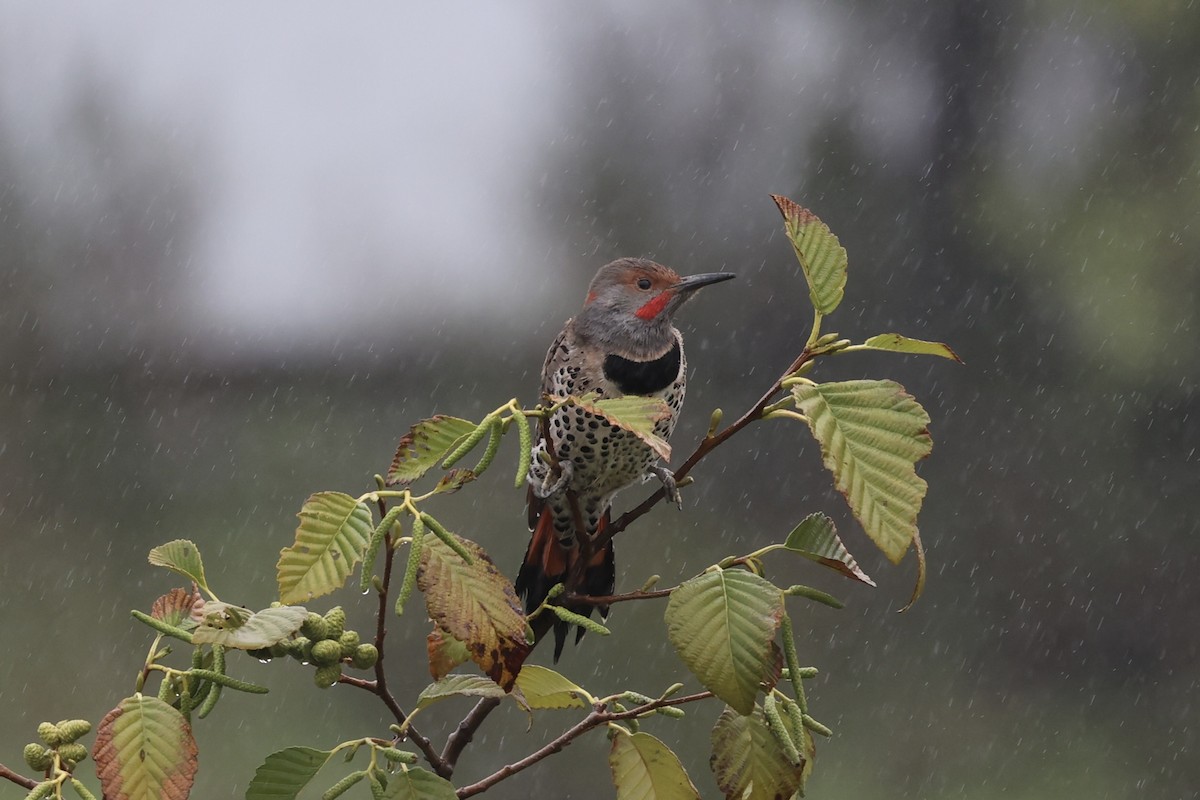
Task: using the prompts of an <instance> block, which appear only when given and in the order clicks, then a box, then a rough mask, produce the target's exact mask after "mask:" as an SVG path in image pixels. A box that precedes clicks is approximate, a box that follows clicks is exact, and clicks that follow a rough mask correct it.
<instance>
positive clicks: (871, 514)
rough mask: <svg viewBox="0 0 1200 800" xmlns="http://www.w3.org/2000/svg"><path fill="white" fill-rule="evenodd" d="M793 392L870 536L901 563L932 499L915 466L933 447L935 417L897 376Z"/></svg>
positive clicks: (807, 385)
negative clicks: (931, 432)
mask: <svg viewBox="0 0 1200 800" xmlns="http://www.w3.org/2000/svg"><path fill="white" fill-rule="evenodd" d="M792 394H793V396H794V397H795V400H796V406H797V408H799V410H800V412H801V413H802V414H804V416H805V417H806V418H807V419H808V425H809V427H810V428H811V429H812V432H813V436H815V437H816V439H817V441H818V442H819V443H820V445H821V456H822V458H823V460H824V462H825V467H826V468H827V469H828V470H829V471H830V472H831V473H833V478H834V483H835V485H836V486H837V488H838V491H840V492H841V493H842V494H844V495H845V496H846V500H847V502H849V504H850V510H851V511H853V512H854V516H855V517H856V518H858V521H859V522H861V523H862V526H863V528H864V529H865V530H866V532H867V535H868V536H870V537H871V539H872V541H874V542H875V544H876V545H877V546H878V547H879V549H880V550H882V551H883V553H884V555H886V556H887V557H888V558H889V559H890V560H891V561H892V562H893V563H898V562H899V561H900V559H902V558H904V553H905V551H907V550H908V546H909V544H911V543H912V540H913V536H914V535H916V532H917V512H919V511H920V510H921V502H922V501H923V500H924V498H925V489H926V484H925V481H924V480H922V479H921V478H920V476H918V475H917V473H916V469H915V466H916V463H917V462H918V461H920V460H921V459H922V458H925V456H927V455H929V451H930V450H931V449H933V442H932V440H931V439H930V437H929V429H928V427H927V426H928V425H929V415H928V414H926V413H925V409H923V408H921V406H920V404H919V403H917V401H916V400H914V399H913V398H912V397H911V396H910V395H908V394H906V393H905V391H904V387H903V386H901V385H900V384H898V383H896V382H895V381H846V382H842V383H822V384H812V383H798V384H796V385H795V386H793V387H792Z"/></svg>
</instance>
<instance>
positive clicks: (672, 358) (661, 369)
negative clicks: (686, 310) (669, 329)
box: [604, 342, 679, 395]
mask: <svg viewBox="0 0 1200 800" xmlns="http://www.w3.org/2000/svg"><path fill="white" fill-rule="evenodd" d="M604 377H606V378H608V379H609V380H610V381H612V382H613V383H615V384H616V385H617V388H618V389H620V390H621V394H643V395H644V394H653V393H654V392H661V391H662V390H663V389H665V388H667V387H668V386H670V385H671V384H672V383H674V382H675V379H676V378H677V377H679V342H675V346H674V347H672V348H671V349H670V350H668V351H667V354H666V355H664V356H662V357H661V358H656V359H654V360H653V361H631V360H629V359H628V358H622V357H621V356H618V355H608V356H605V358H604Z"/></svg>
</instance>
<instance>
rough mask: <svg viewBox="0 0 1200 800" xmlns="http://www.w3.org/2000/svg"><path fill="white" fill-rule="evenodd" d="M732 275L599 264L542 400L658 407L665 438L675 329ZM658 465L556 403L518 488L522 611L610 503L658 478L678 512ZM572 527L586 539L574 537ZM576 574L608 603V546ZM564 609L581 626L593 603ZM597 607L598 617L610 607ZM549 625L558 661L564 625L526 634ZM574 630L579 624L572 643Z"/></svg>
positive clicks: (595, 529)
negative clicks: (523, 539)
mask: <svg viewBox="0 0 1200 800" xmlns="http://www.w3.org/2000/svg"><path fill="white" fill-rule="evenodd" d="M733 277H734V275H733V274H731V273H727V272H713V273H704V274H700V275H691V276H688V277H680V276H679V275H678V274H677V273H676V272H675V271H674V270H672V269H670V268H669V267H665V266H663V265H662V264H658V263H656V262H654V261H650V260H648V259H644V258H621V259H618V260H616V261H613V262H611V263H609V264H605V265H604V266H603V267H601V268H600V269H599V271H597V273H596V276H595V277H594V278H593V279H592V281H591V283H590V285H589V286H588V291H587V297H586V299H585V301H584V305H583V310H582V311H580V312H579V313H578V314H577V315H576V316H575V317H573V318H571V319H569V320H567V322H566V324H565V325H564V326H563V329H562V331H561V332H560V333H559V334H558V336H557V337H556V338H555V339H554V343H553V344H551V345H550V349H549V351H548V352H547V353H546V361H545V366H544V367H543V369H542V386H541V389H542V394H543V396H544V397H546V398H549V399H550V400H552V401H553V400H562V399H563V398H565V397H569V396H574V397H581V396H583V395H587V394H590V393H591V394H594V395H595V396H596V398H597V399H607V398H615V397H621V396H627V395H638V396H643V397H649V398H654V399H658V400H661V401H663V403H664V404H665V405H664V409H665V410H667V411H668V412H669V413H666V414H664V415H663V416H662V418H661V419H659V420H658V421H657V422H656V423H655V426H654V433H655V434H656V435H657V436H659V437H661V438H662V439H664V440H665V439H668V438H669V437H670V436H671V433H672V431H673V430H674V429H675V422H676V420H677V418H678V416H679V412H680V410H681V409H682V407H683V397H684V391H685V388H686V384H687V361H686V359H685V357H684V350H683V336H682V334H680V332H679V330H678V329H677V328H675V327H674V325H673V324H672V320H673V318H674V316H675V314H676V312H678V311H679V309H680V307H681V306H683V304H684V303H685V302H687V301H688V300H689V299H690V298H692V297H694V296H695V294H696V291H697V290H698V289H700V288H701V287H704V286H709V285H711V284H714V283H719V282H721V281H727V280H730V279H731V278H733ZM547 433H548V438H547V436H546V434H547ZM657 460H658V456H657V454H656V453H655V452H654V451H653V450H652V449H651V448H650V446H649V445H647V444H646V443H645V442H643V441H642V440H641V439H639V438H637V437H636V436H635V435H634V434H632V433H630V432H629V431H626V430H623V429H621V428H618V427H615V426H614V425H612V424H611V423H610V422H609V421H608V420H607V419H606V418H604V417H602V416H599V415H596V414H593V413H590V412H588V411H586V410H585V409H583V408H581V407H580V406H578V405H573V404H568V405H564V406H562V407H560V408H559V409H558V410H556V411H554V412H553V413H552V414H551V415H550V416H549V417H548V418H547V420H546V423H545V425H544V426H543V427H542V429H541V430H540V431H539V433H538V436H537V438H536V439H535V440H534V441H533V444H532V453H531V459H530V465H531V466H530V470H529V475H528V478H527V491H526V504H527V510H528V520H529V528H530V530H531V531H532V536H531V538H530V541H529V546H528V548H527V550H526V553H525V558H524V561H523V562H522V564H521V567H520V570H519V572H518V574H517V579H516V582H515V588H516V590H517V594H518V595H520V596H521V598H522V599H523V600H524V603H525V611H526V614H532V613H533V612H534V611H535V610H536V609H537V608H539V607H540V606H541V604H542V603H543V601H545V599H546V597H547V594H548V593H549V591H550V590H551V589H552V588H553V587H554V586H555V585H556V584H558V583H562V582H564V581H565V580H566V578H567V576H568V575H569V574H570V571H571V569H572V568H573V567H576V566H577V565H578V561H579V559H580V558H581V557H582V550H581V537H588V540H589V541H591V540H593V539H594V538H595V537H596V536H597V535H598V534H600V533H602V532H603V531H604V529H605V528H606V526H608V525H609V524H610V523H611V510H612V501H613V496H614V495H616V493H617V492H619V491H620V490H621V489H624V488H626V487H627V486H630V485H632V484H634V483H638V482H640V481H644V480H650V479H653V478H657V479H658V480H659V481H661V482H662V484H663V486H664V488H665V490H666V492H667V496H668V498H669V499H671V500H672V501H674V502H675V504H676V505H677V506H679V507H680V508H682V507H683V506H682V501H681V498H680V495H679V489H678V487H677V486H676V485H675V479H674V475H673V474H672V473H671V471H670V470H669V469H667V468H666V467H665V466H663V465H661V464H659V463H657ZM572 501H574V505H573V504H572ZM576 508H577V509H578V510H577V511H576V510H575V509H576ZM577 522H579V523H582V525H583V528H584V529H583V530H577V529H576V528H577ZM583 569H584V572H583V581H582V583H583V585H582V586H581V587H578V588H577V589H576V591H577V592H579V593H581V594H586V595H591V596H597V597H603V596H607V595H611V594H612V593H613V588H614V586H615V581H616V565H615V561H614V555H613V546H612V541H611V540H610V541H608V542H607V543H605V544H604V546H603V547H602V548H601V549H600V550H598V551H597V552H594V553H591V554H590V557H589V560H588V563H587V564H586V565H584V566H583ZM565 607H566V608H567V609H568V610H570V611H574V612H575V613H579V614H583V615H585V616H589V617H590V616H591V612H592V607H593V606H592V604H585V603H574V604H570V603H568V604H566V606H565ZM599 610H600V614H601V617H602V618H607V615H608V608H607V607H605V606H601V607H600V609H599ZM550 620H553V629H554V639H555V644H554V660H555V662H557V661H558V659H559V657H560V656H561V655H562V650H563V645H564V643H565V641H566V637H567V633H568V631H569V628H570V626H569V625H568V623H566V622H564V621H562V620H560V619H558V618H557V617H555V616H553V615H551V614H549V613H546V614H543V615H539V617H538V618H536V619H535V623H540V624H535V625H534V632H535V633H536V634H537V635H538V636H539V637H540V636H542V635H544V634H545V632H546V631H547V630H548V629H549V627H550ZM539 628H540V630H539ZM583 633H584V629H583V628H582V627H580V628H579V630H578V632H577V634H576V637H575V641H576V642H578V641H579V639H580V638H581V637H582V636H583Z"/></svg>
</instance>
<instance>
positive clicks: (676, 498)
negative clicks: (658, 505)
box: [646, 464, 683, 511]
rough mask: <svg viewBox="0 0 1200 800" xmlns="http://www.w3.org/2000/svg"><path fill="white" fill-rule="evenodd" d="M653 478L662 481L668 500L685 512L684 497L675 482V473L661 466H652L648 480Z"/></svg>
mask: <svg viewBox="0 0 1200 800" xmlns="http://www.w3.org/2000/svg"><path fill="white" fill-rule="evenodd" d="M651 476H653V477H655V478H658V479H659V480H660V481H662V485H663V489H664V490H665V491H666V493H667V499H668V500H670V501H671V502H672V503H674V504H675V507H676V508H678V509H679V510H680V511H683V495H682V494H680V492H679V484H678V483H676V482H675V473H674V472H671V470H669V469H667V468H666V467H664V466H662V465H661V464H651V465H650V467H649V468H647V470H646V479H647V480H649V478H650V477H651Z"/></svg>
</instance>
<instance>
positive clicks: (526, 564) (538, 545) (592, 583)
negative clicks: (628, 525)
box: [516, 506, 616, 661]
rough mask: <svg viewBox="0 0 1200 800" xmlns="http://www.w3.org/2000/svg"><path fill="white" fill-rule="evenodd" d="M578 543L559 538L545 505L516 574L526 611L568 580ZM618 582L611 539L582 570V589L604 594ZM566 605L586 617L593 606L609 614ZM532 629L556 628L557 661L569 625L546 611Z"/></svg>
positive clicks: (604, 521) (605, 520) (580, 634)
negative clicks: (565, 541)
mask: <svg viewBox="0 0 1200 800" xmlns="http://www.w3.org/2000/svg"><path fill="white" fill-rule="evenodd" d="M608 523H609V515H608V512H605V514H604V516H603V517H602V518H601V519H600V524H599V526H598V527H597V529H596V532H597V534H600V533H602V532H603V531H604V529H605V527H607V526H608ZM581 555H582V554H581V552H580V549H579V544H578V543H576V544H575V545H574V546H573V547H570V548H567V547H564V546H563V545H562V543H561V542H560V541H559V539H558V534H557V533H556V532H555V530H554V513H553V511H552V509H550V508H549V507H548V506H547V507H544V508H542V511H541V514H540V516H539V517H538V521H537V524H536V525H535V526H534V529H533V536H532V537H531V538H530V540H529V548H528V549H527V550H526V551H525V560H524V561H523V562H522V563H521V569H520V571H519V572H518V573H517V582H516V589H517V594H519V595H520V596H521V598H522V599H523V600H524V601H525V613H526V614H532V613H533V612H534V610H535V609H537V607H538V606H540V605H541V604H542V601H544V600H545V599H546V595H547V594H549V592H550V590H551V589H553V588H554V586H555V584H558V583H562V582H564V581H565V580H566V579H567V575H568V574H569V573H570V571H571V568H572V567H573V566H575V564H576V563H577V562H578V560H579V558H580V557H581ZM615 584H616V563H615V561H614V560H613V545H612V542H611V541H609V542H607V543H606V544H605V545H604V547H603V549H601V550H600V551H599V552H597V553H593V554H592V557H591V559H590V560H589V561H588V564H587V567H586V569H585V570H584V573H583V586H582V587H581V588H582V592H583V593H585V594H589V595H595V596H604V595H609V594H612V593H613V587H614V586H615ZM564 607H565V608H566V609H567V610H569V611H574V612H575V613H576V614H583V615H584V616H585V617H590V616H591V615H592V609H594V608H598V609H599V610H600V617H601V619H604V618H606V617H608V606H594V605H591V604H588V603H567V604H564ZM532 624H533V631H534V633H535V634H536V635H537V637H538V638H541V637H542V636H544V635H545V634H546V633H547V632H548V631H549V630H550V628H551V627H553V629H554V660H555V661H558V658H559V656H560V655H562V650H563V645H564V644H565V643H566V641H567V632H568V630H569V629H570V627H571V626H570V625H569V624H568V623H566V622H563V621H562V620H560V619H559V618H558V617H556V616H554V615H553V614H551V613H549V612H543V613H541V614H539V615H538V617H537V618H536V619H535V620H533V623H532ZM584 632H585V631H584V629H583V628H578V629H577V630H576V633H575V641H576V642H578V641H579V640H580V639H582V638H583V634H584Z"/></svg>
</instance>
